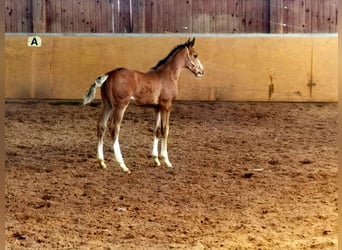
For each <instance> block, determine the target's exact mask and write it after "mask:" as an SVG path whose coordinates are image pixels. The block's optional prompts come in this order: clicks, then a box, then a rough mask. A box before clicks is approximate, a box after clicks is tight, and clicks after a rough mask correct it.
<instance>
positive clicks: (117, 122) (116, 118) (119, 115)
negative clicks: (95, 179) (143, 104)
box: [110, 103, 131, 173]
mask: <svg viewBox="0 0 342 250" xmlns="http://www.w3.org/2000/svg"><path fill="white" fill-rule="evenodd" d="M127 106H128V103H127V104H125V105H121V106H119V107H115V109H114V113H113V117H112V123H111V126H110V131H111V135H112V138H113V140H114V145H113V149H114V156H115V160H116V161H117V163H119V165H120V167H121V168H122V170H123V171H124V172H127V173H130V172H131V171H130V170H129V169H128V168H127V167H126V164H125V162H124V160H123V158H122V154H121V150H120V144H119V133H120V126H121V122H122V119H123V115H124V113H125V111H126V108H127Z"/></svg>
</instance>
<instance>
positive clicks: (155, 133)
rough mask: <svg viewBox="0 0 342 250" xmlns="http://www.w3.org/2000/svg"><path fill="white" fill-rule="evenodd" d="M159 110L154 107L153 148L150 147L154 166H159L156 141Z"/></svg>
mask: <svg viewBox="0 0 342 250" xmlns="http://www.w3.org/2000/svg"><path fill="white" fill-rule="evenodd" d="M160 119H161V118H160V110H159V109H158V108H156V109H155V121H154V128H153V148H152V158H153V161H154V164H155V165H156V166H160V161H159V158H158V142H159V138H158V137H159V131H160Z"/></svg>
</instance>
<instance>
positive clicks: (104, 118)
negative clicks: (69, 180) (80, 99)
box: [97, 104, 112, 168]
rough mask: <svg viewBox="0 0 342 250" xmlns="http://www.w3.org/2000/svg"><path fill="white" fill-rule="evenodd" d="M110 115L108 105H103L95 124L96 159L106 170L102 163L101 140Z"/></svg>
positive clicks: (110, 111)
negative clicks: (96, 140)
mask: <svg viewBox="0 0 342 250" xmlns="http://www.w3.org/2000/svg"><path fill="white" fill-rule="evenodd" d="M111 113H112V109H111V108H110V107H109V106H108V105H106V104H104V106H103V110H102V114H101V117H100V119H99V121H98V123H97V138H98V144H97V159H98V161H99V163H100V166H101V167H102V168H107V166H106V164H105V162H104V154H103V139H104V135H105V131H106V128H107V122H108V119H109V117H110V114H111Z"/></svg>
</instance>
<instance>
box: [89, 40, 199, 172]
mask: <svg viewBox="0 0 342 250" xmlns="http://www.w3.org/2000/svg"><path fill="white" fill-rule="evenodd" d="M194 45H195V38H193V39H192V40H191V39H190V38H189V39H188V40H187V41H186V42H185V43H183V44H179V45H178V46H176V47H175V48H174V49H172V50H171V51H170V53H169V54H168V55H167V56H166V57H165V58H164V59H162V60H160V61H159V62H158V63H157V64H156V65H155V66H154V67H153V68H151V69H150V70H149V71H148V72H145V73H143V72H139V71H136V70H130V69H127V68H116V69H113V70H112V71H110V72H108V73H106V74H103V75H100V76H99V77H97V78H96V80H95V81H94V83H93V84H91V85H90V87H89V89H88V90H87V92H86V94H85V96H84V98H83V104H84V105H86V104H88V103H90V102H91V101H92V100H93V99H94V98H95V94H96V89H97V88H101V98H102V113H101V116H100V119H99V121H98V123H97V137H98V144H97V159H98V162H99V164H100V166H101V167H102V168H103V169H105V168H107V166H106V164H105V161H104V154H103V141H104V134H105V131H106V129H107V123H108V120H109V119H110V118H111V121H110V126H109V129H110V133H111V138H112V140H113V141H114V144H113V150H114V157H115V160H116V162H117V163H118V164H119V166H120V167H121V168H122V170H123V171H124V172H127V173H131V172H130V170H129V169H128V168H127V166H126V164H125V162H124V160H123V157H122V154H121V150H120V145H119V132H120V126H121V122H122V119H123V116H124V113H125V110H126V108H127V107H128V105H129V103H130V101H131V100H134V101H135V103H136V104H137V105H141V106H153V107H154V111H155V121H154V127H153V148H152V158H153V161H154V164H155V165H156V166H161V162H160V160H161V161H162V162H163V163H164V164H165V165H166V166H167V167H169V168H172V164H171V162H170V161H169V157H168V152H167V139H168V135H169V118H170V111H171V107H172V102H173V101H174V100H175V99H176V96H177V93H178V88H177V81H178V79H179V76H180V73H181V71H182V69H183V68H186V69H188V70H190V71H191V72H192V73H193V74H194V75H195V76H196V77H198V78H199V77H201V76H203V75H204V70H203V65H202V64H201V62H200V60H199V58H198V54H197V52H196V51H195V50H194V48H193V47H194ZM159 137H161V149H160V158H159V155H158V143H159Z"/></svg>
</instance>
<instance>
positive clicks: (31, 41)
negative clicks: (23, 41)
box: [27, 36, 42, 47]
mask: <svg viewBox="0 0 342 250" xmlns="http://www.w3.org/2000/svg"><path fill="white" fill-rule="evenodd" d="M27 46H29V47H41V46H42V39H41V38H40V37H39V36H30V37H29V38H28V40H27Z"/></svg>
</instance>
